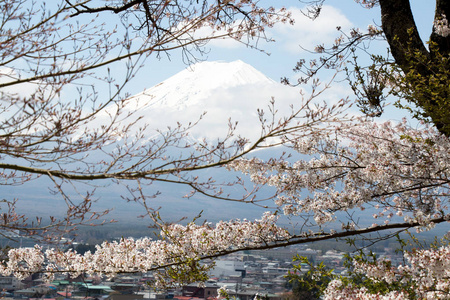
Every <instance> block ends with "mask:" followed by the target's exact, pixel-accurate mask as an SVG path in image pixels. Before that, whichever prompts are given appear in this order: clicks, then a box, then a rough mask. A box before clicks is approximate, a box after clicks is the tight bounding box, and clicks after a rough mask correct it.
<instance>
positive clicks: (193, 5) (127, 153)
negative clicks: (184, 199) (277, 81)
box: [0, 0, 292, 238]
mask: <svg viewBox="0 0 450 300" xmlns="http://www.w3.org/2000/svg"><path fill="white" fill-rule="evenodd" d="M0 9H1V27H0V56H1V59H0V93H1V94H0V95H1V100H2V101H1V104H0V105H1V111H2V118H1V120H0V135H1V138H0V140H1V141H0V143H1V145H0V151H1V154H0V155H1V156H0V157H1V161H0V168H1V177H2V184H4V185H10V186H20V185H21V184H23V183H25V182H27V181H30V180H35V179H37V178H39V177H46V178H48V179H50V180H51V181H52V182H53V187H52V192H53V193H55V194H59V196H60V197H61V198H62V201H65V202H66V203H67V215H66V217H65V218H56V217H51V218H50V220H49V221H46V222H44V223H45V225H44V223H42V218H41V217H39V216H38V217H37V219H36V221H34V222H30V221H29V220H27V218H26V217H25V216H24V215H21V214H19V213H17V212H16V209H15V206H16V203H17V201H20V199H3V207H2V208H3V213H2V218H1V221H0V222H1V225H0V227H1V228H2V229H4V230H6V231H8V230H13V231H14V230H21V231H22V232H23V233H25V232H27V233H28V234H29V235H36V234H38V233H39V235H40V236H45V235H46V234H47V232H48V230H50V229H57V228H59V229H61V230H62V233H67V230H70V228H73V225H75V224H77V223H85V224H89V223H91V221H94V220H97V219H98V218H99V217H101V216H103V215H104V214H105V213H107V211H104V212H93V211H92V209H91V208H92V201H93V200H94V199H95V196H94V192H95V188H87V189H80V188H79V185H77V184H76V182H92V181H100V180H109V181H115V182H120V183H123V184H124V185H125V186H127V187H128V188H129V190H130V192H132V193H133V194H134V195H135V196H130V197H133V198H136V199H140V198H145V196H144V195H141V194H140V193H139V191H138V190H133V188H132V187H131V186H129V185H128V184H127V182H131V181H144V182H152V181H154V180H163V181H168V182H174V183H179V184H185V185H190V186H192V187H193V188H194V189H196V190H198V191H202V190H207V188H206V186H208V185H210V184H211V183H208V182H200V181H199V180H196V179H195V176H190V175H185V176H184V175H182V174H189V171H193V170H197V169H202V168H210V167H213V166H216V165H220V164H223V163H225V162H226V161H229V160H232V159H234V158H236V157H239V156H240V155H242V154H243V152H244V150H243V147H242V146H241V142H240V141H234V142H233V141H230V143H228V144H227V146H226V147H224V146H221V145H223V144H224V142H225V141H227V140H231V136H232V131H233V130H232V128H230V134H229V136H228V137H224V141H221V142H218V143H217V144H215V145H202V146H200V145H199V144H191V145H188V144H187V143H184V145H182V144H183V141H182V138H183V137H185V136H186V134H187V132H188V130H189V128H190V127H191V126H193V125H192V124H191V125H189V124H180V126H179V127H177V128H173V129H171V130H168V131H164V132H161V137H159V138H155V139H152V140H151V141H149V142H147V143H146V145H145V146H142V145H141V144H140V143H139V141H140V140H141V139H142V138H143V137H142V130H143V128H138V129H136V130H133V136H131V135H132V134H131V133H130V127H131V126H133V125H134V124H136V122H138V121H139V118H138V117H137V116H135V115H133V113H130V112H128V111H124V107H125V106H126V103H127V99H128V97H129V95H128V94H126V93H125V89H126V84H127V83H128V82H129V81H130V80H132V78H133V77H134V76H135V74H136V72H137V71H138V70H139V69H140V68H141V67H142V65H143V63H144V62H145V60H146V58H147V57H149V56H161V55H169V54H170V52H171V51H174V50H177V49H178V50H180V51H181V52H182V55H183V59H185V60H186V62H187V63H189V62H192V61H194V60H195V59H196V57H199V56H201V54H202V53H203V51H204V46H205V44H206V43H207V42H208V41H209V40H211V39H215V38H231V39H235V40H237V41H239V42H242V43H245V44H248V45H249V46H252V45H255V44H256V43H257V41H258V39H266V40H269V38H268V37H266V36H265V32H264V28H266V27H268V26H272V25H273V24H274V23H275V22H290V21H292V20H290V18H289V14H288V13H287V12H286V11H285V10H284V9H281V10H278V11H276V10H275V9H274V8H272V7H264V8H262V7H259V6H258V5H257V3H253V2H252V1H224V2H222V1H219V2H214V3H212V2H209V1H142V0H140V1H69V0H67V1H53V2H52V3H51V4H50V3H46V4H39V3H37V2H36V1H32V0H31V1H30V0H7V1H2V3H1V4H0ZM105 17H107V19H108V22H103V20H104V19H105ZM205 29H207V30H205ZM200 30H202V31H200ZM112 70H114V71H112ZM106 107H108V110H105V108H106ZM100 114H106V115H107V116H108V117H107V118H106V119H107V121H104V119H105V118H103V121H104V122H103V123H102V124H101V125H98V126H97V125H95V124H97V123H96V119H98V116H99V115H100ZM199 117H200V116H199ZM124 120H128V122H124ZM195 122H196V120H192V123H195ZM124 124H126V125H124ZM118 140H121V142H120V143H117V141H118ZM179 147H181V148H185V151H184V152H183V153H184V154H183V155H182V156H178V155H175V156H170V157H168V154H167V151H168V149H170V148H172V149H173V148H179ZM228 150H229V151H228ZM94 156H95V157H94ZM98 157H102V159H98ZM153 163H155V164H156V165H153V166H152V164H153ZM73 194H78V195H77V196H73ZM54 234H55V232H54V231H53V232H52V233H51V234H50V235H49V237H50V238H51V237H53V236H54Z"/></svg>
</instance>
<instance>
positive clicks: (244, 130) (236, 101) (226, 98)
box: [127, 60, 298, 139]
mask: <svg viewBox="0 0 450 300" xmlns="http://www.w3.org/2000/svg"><path fill="white" fill-rule="evenodd" d="M272 97H275V98H276V101H277V103H278V104H281V103H285V104H284V105H282V106H278V108H281V107H286V108H287V109H289V110H290V108H289V104H292V103H293V101H297V100H298V91H297V90H296V89H293V88H290V87H286V86H284V85H282V84H280V83H277V82H275V81H274V80H272V79H270V78H268V77H267V76H265V75H264V74H262V73H261V72H259V71H258V70H256V69H255V68H253V67H252V66H250V65H248V64H246V63H244V62H242V61H240V60H237V61H234V62H230V63H226V62H217V61H213V62H201V63H197V64H195V65H192V66H190V67H188V68H187V69H185V70H183V71H181V72H179V73H177V74H175V75H174V76H172V77H170V78H168V79H166V80H164V81H162V82H161V83H159V84H157V85H155V86H153V87H151V88H149V89H147V90H145V91H144V92H142V93H139V94H137V95H135V96H133V97H131V98H130V99H129V100H128V104H127V109H128V110H129V111H135V112H137V114H136V116H142V117H143V118H142V122H145V123H146V124H148V125H149V126H147V128H148V130H149V133H148V135H149V137H151V136H153V134H154V133H155V131H154V130H155V129H160V130H164V129H165V128H166V127H167V126H171V127H174V126H176V124H177V122H179V123H181V124H188V123H190V122H195V121H197V120H198V119H199V117H200V115H202V114H203V113H204V112H206V113H207V114H206V116H205V117H203V118H202V121H201V122H200V123H199V124H198V125H197V126H196V127H195V128H193V129H192V130H191V136H192V137H195V138H211V139H216V138H219V137H221V136H223V135H224V134H226V132H227V130H228V120H229V119H231V121H233V122H235V121H236V122H238V123H239V127H238V128H239V129H238V132H239V133H240V134H241V135H245V136H249V135H254V133H256V134H259V132H260V130H259V128H258V127H259V124H258V122H259V121H258V120H259V119H258V116H257V109H258V108H263V109H265V108H266V107H267V104H268V103H269V102H270V100H271V99H272Z"/></svg>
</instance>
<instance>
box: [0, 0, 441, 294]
mask: <svg viewBox="0 0 450 300" xmlns="http://www.w3.org/2000/svg"><path fill="white" fill-rule="evenodd" d="M319 2H320V3H319ZM379 2H380V5H381V7H382V9H384V8H386V7H387V4H385V2H386V1H379ZM392 2H393V3H394V2H395V3H398V2H399V1H392ZM438 2H439V1H438ZM321 3H323V1H316V4H321ZM439 3H440V2H439ZM363 4H365V5H369V6H372V5H374V4H376V3H375V2H374V1H371V2H368V1H364V3H363ZM0 5H2V6H1V8H2V15H3V18H2V20H3V21H2V22H3V26H2V27H1V31H0V32H1V40H0V43H1V45H2V46H1V47H0V51H1V53H2V55H1V63H2V68H1V73H0V74H1V77H2V78H1V82H0V88H1V93H2V94H1V95H2V100H3V101H2V109H3V114H2V115H3V116H4V117H3V119H2V120H1V123H0V124H1V125H0V126H1V127H0V128H1V131H0V134H1V135H2V141H1V143H2V144H1V150H2V152H1V159H2V161H1V163H0V167H1V168H2V173H1V174H2V176H3V182H4V183H5V184H10V185H20V184H21V183H24V182H26V181H29V180H33V179H35V178H37V177H48V178H49V179H51V180H52V182H53V184H54V191H55V192H57V193H58V194H59V195H60V196H61V198H62V199H63V200H64V201H66V203H67V205H68V211H67V216H66V217H65V218H63V219H56V218H52V220H51V224H50V225H45V226H41V225H40V224H39V221H40V219H38V222H37V224H29V223H27V221H26V220H25V217H24V216H20V215H18V214H16V213H15V210H14V200H11V199H10V200H4V201H5V203H6V204H8V205H9V206H8V207H9V210H8V211H5V212H4V213H3V218H2V221H1V222H2V223H1V226H2V228H4V229H5V230H17V229H20V230H22V231H24V232H28V233H29V234H36V233H40V235H41V236H44V237H45V236H47V237H52V236H54V234H55V233H54V232H51V233H50V232H49V231H48V230H50V229H51V228H61V229H62V230H63V233H67V228H72V227H73V226H74V225H76V224H79V223H90V222H91V221H92V220H94V219H97V218H99V217H100V216H102V215H103V213H106V212H97V213H93V212H92V211H91V203H92V200H93V192H94V191H95V189H92V190H88V191H87V192H83V193H82V192H80V193H79V197H80V199H81V201H79V202H76V201H75V199H74V198H73V196H71V194H69V193H67V190H68V189H70V188H72V190H75V191H77V190H78V183H79V182H86V183H92V182H97V181H109V182H114V183H119V184H123V185H125V186H126V187H127V189H128V192H129V195H127V196H124V197H126V198H127V199H129V200H133V201H139V202H140V203H142V204H143V206H144V207H145V208H146V209H147V213H148V215H149V217H150V218H151V221H152V222H153V225H154V226H156V227H157V228H159V229H160V231H161V234H160V235H161V238H160V239H158V240H151V239H139V240H133V239H122V240H121V241H118V242H105V243H103V244H102V245H98V246H97V250H96V252H94V253H91V252H87V253H86V254H84V255H80V254H78V253H75V252H74V251H62V250H58V249H49V250H48V249H42V248H41V247H39V246H36V247H35V248H33V249H25V248H18V249H12V250H11V251H10V252H9V254H8V259H7V260H6V261H4V263H3V265H2V266H1V268H0V272H1V273H2V274H3V275H7V274H14V275H15V276H17V277H26V276H28V275H29V274H31V273H35V272H43V273H45V275H46V276H47V278H48V279H51V278H52V276H53V275H54V274H57V273H68V274H70V275H71V276H78V275H79V274H81V273H87V274H94V273H96V274H104V275H108V276H114V275H115V274H117V273H121V272H128V273H130V272H147V271H154V272H155V282H154V285H155V286H158V287H164V286H166V285H172V284H176V283H178V282H180V283H181V282H187V281H197V280H203V279H205V276H206V271H207V270H208V268H209V267H210V265H207V264H202V263H200V262H201V261H202V260H207V259H214V258H215V257H218V256H222V255H226V254H229V253H233V252H237V251H242V250H248V249H268V248H276V247H282V246H288V245H293V244H300V243H308V242H314V241H321V240H331V239H336V238H344V237H351V236H357V235H363V234H365V235H367V234H371V233H376V234H378V236H379V237H380V238H389V237H390V236H392V235H393V234H394V233H396V232H398V231H402V230H405V229H408V228H416V229H417V230H418V231H422V230H430V229H432V228H433V227H434V226H435V225H436V224H438V223H444V222H448V220H449V219H450V215H449V207H448V204H449V203H448V196H449V175H450V174H449V165H448V164H449V161H450V160H449V151H448V149H449V140H448V134H447V131H446V130H447V129H446V128H447V127H446V126H447V125H446V124H447V123H445V119H442V118H441V116H437V117H435V116H434V112H435V111H436V109H435V107H434V106H433V105H434V102H433V101H434V100H432V99H431V100H430V99H428V100H424V101H426V102H423V103H424V104H423V105H421V104H420V103H422V102H419V100H420V101H422V96H423V97H425V96H427V95H433V97H435V98H436V99H438V98H439V97H441V98H442V96H443V95H444V85H443V84H442V82H443V81H442V80H441V79H442V78H445V77H444V76H446V75H445V74H446V73H445V72H441V73H440V74H443V75H442V77H439V78H440V79H439V80H437V83H436V85H434V86H433V87H436V89H437V91H438V93H437V94H436V93H428V92H427V93H424V94H423V95H422V94H419V91H418V90H416V89H414V88H412V87H413V86H416V85H415V84H416V83H420V84H422V86H426V85H427V84H428V83H429V81H430V80H431V78H432V76H431V75H427V76H428V77H427V76H425V78H426V80H425V81H421V80H422V79H420V78H422V77H420V78H419V77H417V76H415V75H414V74H415V73H414V72H413V71H414V70H416V69H417V68H419V65H420V66H421V65H422V61H421V60H422V59H424V58H427V57H428V56H430V55H431V54H429V55H428V56H426V55H425V54H424V53H418V54H417V53H415V52H414V53H413V52H408V53H404V58H405V59H407V62H411V61H412V63H410V64H409V65H408V66H409V67H410V68H411V69H408V68H407V66H406V65H404V64H402V60H401V56H399V57H400V58H397V57H396V56H395V55H394V58H395V59H396V60H398V64H397V65H396V67H395V66H394V67H388V66H389V65H388V64H386V61H385V60H380V61H379V62H380V65H381V66H382V67H385V66H386V68H385V69H383V68H382V72H378V73H376V76H372V75H374V73H373V72H377V70H378V69H377V68H372V69H370V68H369V69H367V71H368V73H367V74H368V75H367V76H369V75H371V77H370V78H371V79H370V80H369V82H368V81H367V78H363V76H362V75H361V74H363V73H362V71H361V70H362V69H360V68H357V67H358V65H357V63H355V70H350V73H351V74H356V79H357V82H353V81H351V80H350V83H351V85H352V87H353V88H354V89H355V90H356V91H359V92H360V93H359V95H361V98H363V99H366V100H367V102H366V103H368V104H369V105H372V106H373V107H377V105H379V103H377V101H378V100H380V99H381V95H380V93H379V92H380V83H382V87H384V86H388V85H391V86H392V87H393V88H392V91H391V92H390V93H391V94H392V95H397V96H401V97H405V98H406V99H407V100H411V101H416V102H414V103H416V104H419V107H422V108H423V109H424V112H423V114H422V116H423V118H424V119H426V118H431V121H432V122H431V124H430V123H427V122H423V124H422V127H421V128H412V127H410V126H409V125H408V122H407V121H403V122H400V123H393V122H384V123H382V122H376V121H374V120H373V118H372V116H373V114H370V113H369V114H368V115H369V116H365V117H356V116H352V115H349V114H347V109H348V107H349V105H350V103H349V100H345V99H343V100H341V101H339V102H338V103H336V104H334V105H327V104H326V103H320V102H318V100H319V99H320V96H321V93H322V92H323V91H324V90H325V89H327V87H328V86H327V85H324V84H321V83H320V82H319V81H318V79H317V78H313V77H317V76H316V75H318V74H319V73H318V72H319V70H320V69H321V68H323V67H327V68H338V67H339V66H340V64H341V63H342V62H343V57H347V58H348V57H349V56H345V55H343V56H342V53H344V52H345V51H348V52H345V53H349V55H351V53H353V52H352V45H355V43H360V42H362V41H363V40H364V39H366V38H375V37H378V36H379V35H381V34H382V32H385V34H386V38H387V39H388V41H389V39H390V38H389V34H388V29H389V26H388V27H386V29H385V28H384V27H383V30H380V29H377V28H369V31H368V32H367V33H360V32H359V31H357V30H355V31H353V32H352V33H350V35H349V36H348V39H347V40H345V39H344V38H343V39H338V41H337V44H336V45H334V46H333V47H332V48H331V50H327V49H326V48H325V47H318V48H317V51H318V52H321V53H323V54H325V55H328V56H325V58H323V59H322V60H321V62H322V64H320V65H319V67H318V68H315V69H307V70H305V69H304V65H303V64H302V63H300V64H299V65H298V70H299V71H302V70H303V71H305V73H306V75H307V77H308V78H313V79H312V88H311V92H310V94H304V95H303V98H302V99H299V101H298V103H296V104H295V105H293V106H292V111H291V113H290V114H289V115H286V116H279V115H278V112H277V107H276V101H273V102H272V103H271V106H270V107H269V110H268V111H267V112H265V111H263V110H260V111H259V118H260V121H261V134H260V137H259V138H258V139H256V140H252V141H250V140H248V139H246V138H245V137H240V136H235V134H234V129H235V127H234V125H233V124H230V126H229V132H228V135H226V136H225V137H223V138H222V139H220V140H219V141H217V142H212V143H211V142H206V141H201V142H192V141H189V143H188V142H186V140H185V139H184V137H186V136H188V134H189V130H190V129H191V128H192V126H195V125H196V121H195V120H193V122H192V123H190V124H179V125H178V126H177V127H175V128H171V129H167V130H160V131H159V133H160V135H159V136H158V137H156V138H151V139H148V138H147V137H145V136H144V128H141V129H140V130H137V131H136V130H134V131H131V130H130V129H131V128H132V127H133V126H135V125H136V124H137V122H138V121H139V120H140V119H139V118H138V117H135V116H134V115H133V114H132V113H131V114H129V113H124V111H125V110H124V108H125V107H126V105H127V99H128V97H127V96H128V95H126V94H124V93H123V90H124V87H125V84H126V83H127V82H128V81H130V80H131V79H132V78H133V76H134V75H135V74H136V73H135V72H136V71H137V70H138V69H139V67H140V66H141V64H142V63H143V61H144V60H145V58H146V57H147V56H149V55H162V54H164V53H167V52H168V51H170V50H172V49H177V48H178V49H182V51H183V53H184V57H185V58H186V59H188V60H192V59H193V58H194V57H195V56H194V55H195V54H196V53H198V51H200V52H201V50H202V46H203V45H204V42H206V41H208V40H210V39H213V38H221V37H229V38H234V39H237V40H239V41H242V42H244V43H251V42H252V40H253V39H258V38H266V37H265V35H264V28H265V27H268V26H271V25H272V24H273V23H274V22H278V21H281V22H286V21H290V19H289V14H288V13H287V12H286V11H284V10H281V11H276V10H275V9H273V8H264V7H259V6H258V3H257V2H256V1H218V2H209V1H187V2H186V3H185V2H183V1H144V0H140V1H137V0H136V1H125V2H124V1H108V2H106V4H105V2H95V1H61V2H59V3H57V4H52V5H51V6H49V7H46V6H37V4H36V3H34V2H32V1H26V0H22V1H18V0H10V1H5V2H3V3H2V4H0ZM319 7H320V6H319ZM383 7H384V8H383ZM315 11H316V12H317V10H315ZM97 14H99V16H102V15H105V14H107V16H108V17H111V18H117V19H114V20H115V23H114V24H111V23H108V24H102V23H101V22H99V19H100V18H99V17H97ZM383 15H385V14H384V13H383ZM91 18H93V19H92V20H91ZM82 24H84V25H82ZM116 24H117V28H116ZM436 24H437V25H436V26H435V28H436V30H435V33H437V34H441V36H445V35H446V27H445V26H447V25H446V23H445V20H444V18H442V19H439V20H438V21H437V23H436ZM13 25H19V26H13ZM386 26H387V25H386ZM204 27H209V28H211V33H210V35H207V36H202V37H198V36H197V35H195V34H194V33H196V32H197V31H198V30H199V29H201V28H204ZM394 35H395V34H394ZM406 36H408V34H406ZM394 40H396V39H395V38H394ZM344 41H347V42H346V43H344ZM439 41H440V40H439V39H437V41H436V42H435V43H436V49H437V50H436V51H437V52H433V51H434V50H433V51H432V50H430V51H428V50H427V51H428V52H430V53H431V52H432V53H433V55H437V54H439V55H441V56H440V57H441V58H442V57H444V58H446V56H445V55H444V54H445V53H444V52H442V51H441V50H440V48H439V47H440V46H439ZM343 51H344V52H343ZM430 57H431V58H430V59H431V60H430V61H429V62H430V63H429V64H427V65H428V66H436V68H438V69H439V68H440V67H438V66H439V65H440V66H442V64H441V63H439V64H438V63H437V62H436V60H433V59H432V57H435V56H432V55H431V56H430ZM122 63H123V65H121V64H122ZM117 64H119V65H121V66H122V67H124V68H125V70H126V72H124V73H122V74H121V75H120V76H118V77H114V76H113V75H111V72H110V69H109V68H110V67H112V66H116V65H117ZM405 66H406V67H405ZM444 66H445V64H444ZM433 68H434V67H433ZM442 69H445V68H442ZM411 70H412V71H411ZM433 70H434V69H433ZM410 71H411V72H412V73H410ZM371 72H372V73H371ZM364 74H366V73H364ZM358 76H359V77H358ZM421 76H424V75H421ZM93 81H94V82H96V83H98V84H104V85H105V86H106V87H107V89H106V90H107V91H108V92H107V93H104V92H99V90H98V87H97V86H98V85H95V84H92V82H93ZM305 81H306V79H305V80H303V81H301V82H302V83H304V82H305ZM24 87H26V89H28V92H27V93H26V94H25V95H24V94H23V93H22V89H25V88H24ZM446 88H448V87H446ZM67 91H69V92H70V93H69V92H67ZM73 91H75V92H76V93H75V94H73ZM75 95H76V96H75ZM419 96H420V99H418V100H414V99H416V98H419ZM425 98H426V97H425ZM433 99H434V98H433ZM444 100H447V98H445V99H444ZM378 102H379V101H378ZM444 102H445V101H444ZM363 104H364V103H363ZM428 104H430V105H431V106H430V107H428ZM111 107H113V108H114V109H113V110H111ZM371 109H372V108H371ZM441 110H442V111H444V114H445V113H446V111H447V110H443V109H441ZM101 112H107V115H108V117H109V118H108V120H109V122H108V123H107V124H104V125H101V126H92V124H94V123H95V122H94V121H95V120H96V118H97V117H98V116H99V114H100V113H101ZM123 120H127V121H128V122H123ZM434 125H435V126H434ZM130 132H133V135H130ZM143 141H145V143H143ZM269 147H283V150H285V152H284V153H283V154H282V155H281V156H280V157H272V158H270V159H267V160H263V159H261V158H258V156H257V155H255V154H254V153H256V152H255V151H256V150H261V149H266V148H269ZM173 149H177V150H179V151H178V152H177V153H176V154H171V153H173V152H171V150H173ZM169 150H170V151H169ZM95 153H97V154H98V153H100V154H101V155H102V159H101V160H100V161H99V160H96V159H92V158H93V157H94V154H95ZM211 168H222V169H225V170H228V171H233V172H240V173H242V176H240V177H238V178H237V179H236V180H235V181H232V182H226V183H223V184H218V183H217V182H215V181H214V179H213V178H207V179H203V178H201V176H200V177H199V176H198V171H201V170H206V169H211ZM243 178H249V180H250V181H251V182H252V187H251V188H250V189H249V188H248V185H247V184H246V183H244V179H243ZM154 181H163V182H168V183H172V184H181V185H187V186H189V187H191V188H192V189H193V191H194V192H196V193H202V194H204V195H207V196H209V197H210V198H211V200H212V201H213V200H214V199H220V200H228V201H240V202H243V203H251V204H257V203H258V202H257V200H258V198H257V197H258V191H259V190H260V189H261V188H262V187H270V188H271V189H272V190H273V191H274V193H273V197H272V198H273V200H274V202H273V205H271V206H267V209H268V211H267V212H266V213H265V214H264V215H263V216H262V217H261V218H260V219H259V220H255V221H249V220H227V221H221V222H218V223H217V224H212V223H207V222H205V223H202V224H197V222H196V220H194V221H193V222H189V223H187V224H185V225H180V224H167V223H166V222H164V220H162V219H161V218H160V216H159V213H158V210H157V209H155V208H153V207H151V206H150V205H148V203H147V200H148V199H151V198H152V197H154V196H157V195H156V194H157V193H154V194H151V195H148V194H146V193H145V192H144V189H143V188H142V186H144V185H149V184H151V183H152V182H154ZM131 183H133V184H131ZM230 186H232V187H233V188H234V187H241V188H242V190H243V193H242V196H241V197H236V198H232V197H231V196H230V195H228V194H227V193H226V191H225V189H226V188H227V187H230ZM19 200H20V199H19ZM361 211H364V212H367V211H369V212H370V215H371V216H372V219H371V220H370V221H369V222H367V221H368V220H360V219H359V217H358V216H359V213H360V212H361ZM281 215H283V218H288V219H290V220H293V223H295V224H298V225H297V226H296V227H294V228H293V229H290V230H287V229H286V228H284V227H282V226H281V225H279V223H278V220H279V218H280V216H281ZM393 232H394V233H393ZM47 234H50V235H47ZM447 250H448V249H447V248H442V251H441V250H433V251H434V252H433V255H436V256H437V257H439V259H441V258H443V257H445V255H447V254H446V253H447V252H448V251H447ZM446 251H447V252H446ZM418 255H419V256H420V257H421V258H420V259H422V257H423V256H424V254H423V255H422V254H420V253H418ZM411 259H412V260H411V264H412V263H413V261H414V256H411ZM377 267H379V266H376V267H373V269H374V270H376V268H377ZM358 268H360V269H361V270H368V269H369V267H368V266H366V265H363V264H361V265H358ZM413 268H414V266H411V269H408V267H406V266H404V267H403V269H402V271H404V272H410V274H414V272H415V271H416V270H415V269H413ZM429 270H431V269H429ZM392 272H394V271H392ZM395 272H397V271H396V270H395ZM395 272H394V273H395ZM430 272H431V271H430ZM373 273H374V274H375V273H376V272H375V271H374V272H373ZM430 274H434V273H430ZM371 276H372V275H371ZM374 278H375V275H374ZM438 280H441V281H439V282H438V283H437V285H439V286H443V285H445V284H446V283H448V275H445V276H443V277H439V278H438ZM418 284H419V283H418ZM420 284H422V283H420ZM338 286H342V284H341V283H339V282H338V281H333V282H332V283H331V284H330V290H331V292H329V295H334V294H333V293H335V292H336V293H341V295H342V293H343V291H345V288H347V287H343V289H342V290H341V289H337V287H338ZM420 286H421V287H422V286H424V287H425V288H424V293H426V292H427V290H426V287H427V286H426V285H420ZM333 287H336V288H333ZM433 287H434V285H433ZM352 291H355V290H354V289H352ZM362 292H365V291H362ZM399 293H401V292H399ZM396 295H398V293H397V294H396ZM433 295H437V294H433ZM330 297H332V296H330ZM370 297H371V296H370Z"/></svg>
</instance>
